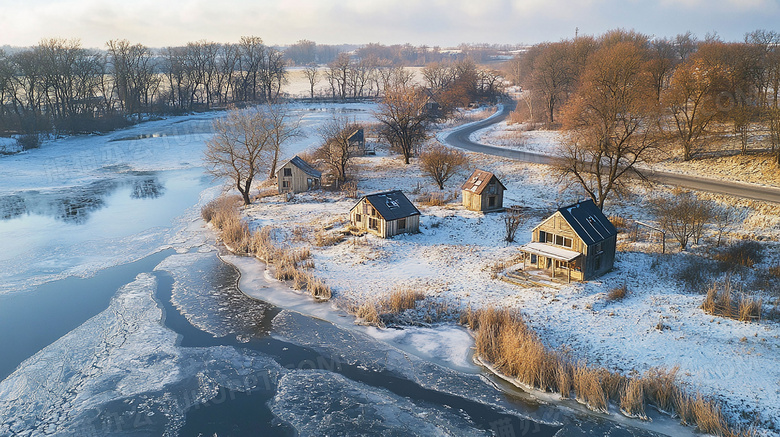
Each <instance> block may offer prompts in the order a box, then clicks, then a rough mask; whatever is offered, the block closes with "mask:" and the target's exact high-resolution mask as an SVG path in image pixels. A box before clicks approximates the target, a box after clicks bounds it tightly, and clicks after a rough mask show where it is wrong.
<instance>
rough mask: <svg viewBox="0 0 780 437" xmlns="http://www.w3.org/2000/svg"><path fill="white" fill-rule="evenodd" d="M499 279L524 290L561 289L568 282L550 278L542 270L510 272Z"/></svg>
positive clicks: (563, 279)
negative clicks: (538, 288)
mask: <svg viewBox="0 0 780 437" xmlns="http://www.w3.org/2000/svg"><path fill="white" fill-rule="evenodd" d="M500 279H501V280H502V281H504V282H508V283H510V284H513V285H517V286H520V287H524V288H532V287H549V288H561V287H563V286H565V285H568V284H569V282H568V281H567V280H566V278H565V277H556V278H554V279H553V278H550V271H549V270H544V269H535V268H528V269H525V270H523V269H517V270H510V271H508V272H506V273H505V274H503V275H501V276H500Z"/></svg>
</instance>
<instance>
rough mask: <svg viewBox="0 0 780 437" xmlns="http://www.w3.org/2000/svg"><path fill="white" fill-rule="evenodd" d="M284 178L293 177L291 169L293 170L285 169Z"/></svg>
mask: <svg viewBox="0 0 780 437" xmlns="http://www.w3.org/2000/svg"><path fill="white" fill-rule="evenodd" d="M284 176H285V177H290V176H292V169H291V168H285V169H284Z"/></svg>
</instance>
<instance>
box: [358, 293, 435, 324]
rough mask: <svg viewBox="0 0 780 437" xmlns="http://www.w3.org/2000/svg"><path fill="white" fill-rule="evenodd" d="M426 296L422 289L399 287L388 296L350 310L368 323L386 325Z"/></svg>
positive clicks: (415, 305) (414, 306)
mask: <svg viewBox="0 0 780 437" xmlns="http://www.w3.org/2000/svg"><path fill="white" fill-rule="evenodd" d="M425 297H426V296H425V293H424V292H422V291H420V290H416V289H413V288H405V287H404V288H397V289H395V290H393V291H392V292H391V293H390V295H388V296H387V297H384V298H381V299H374V300H370V301H366V302H363V303H361V304H360V305H359V306H356V307H353V308H351V309H350V312H351V313H353V314H354V315H356V316H357V317H359V318H360V319H362V320H363V323H365V324H367V325H372V326H379V327H384V326H386V325H387V323H389V322H392V321H394V319H397V317H398V316H399V315H400V314H402V313H404V312H405V311H406V310H412V309H415V308H416V307H417V302H419V301H421V300H424V299H425ZM396 321H397V320H396Z"/></svg>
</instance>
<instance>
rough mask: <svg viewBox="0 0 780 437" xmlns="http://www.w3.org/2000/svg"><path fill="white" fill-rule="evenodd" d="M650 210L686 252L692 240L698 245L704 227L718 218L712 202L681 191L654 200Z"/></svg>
mask: <svg viewBox="0 0 780 437" xmlns="http://www.w3.org/2000/svg"><path fill="white" fill-rule="evenodd" d="M650 210H651V211H652V213H653V215H654V216H655V217H656V219H657V220H658V221H659V223H660V225H661V227H662V228H663V229H664V230H665V231H666V232H667V233H669V234H671V235H672V237H674V239H675V240H677V242H678V243H679V244H680V250H685V249H686V248H687V247H688V243H689V242H690V241H691V239H693V240H694V242H695V243H696V244H698V243H699V239H700V238H701V235H702V230H703V229H704V226H705V225H706V224H707V223H709V222H710V221H711V220H712V219H713V218H716V217H717V216H716V214H715V212H714V206H713V204H712V202H708V201H704V200H701V199H699V198H698V197H696V195H695V194H693V193H691V192H687V191H681V190H676V191H675V192H673V193H672V195H671V196H658V197H656V198H654V199H652V200H651V201H650Z"/></svg>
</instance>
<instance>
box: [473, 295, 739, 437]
mask: <svg viewBox="0 0 780 437" xmlns="http://www.w3.org/2000/svg"><path fill="white" fill-rule="evenodd" d="M460 321H461V323H462V324H465V325H467V326H469V328H471V329H472V330H475V331H476V340H475V341H476V349H477V353H478V355H479V356H480V357H482V358H483V359H485V360H486V361H487V362H490V363H491V364H492V365H493V366H494V367H495V368H496V369H497V370H498V371H499V372H501V373H503V374H505V375H507V376H510V377H514V378H516V379H517V380H518V381H520V382H522V383H523V384H526V385H529V386H532V387H534V388H537V389H540V390H549V391H557V392H558V393H560V394H561V397H563V398H566V397H569V396H570V395H571V393H572V391H573V392H574V395H575V397H576V399H577V400H578V401H579V402H581V403H583V404H585V405H586V406H587V407H588V408H590V409H592V410H595V411H600V412H607V411H608V408H609V402H610V399H611V400H612V401H614V402H616V403H617V404H618V405H619V407H620V409H621V411H622V412H623V414H625V415H627V416H630V417H637V418H640V419H647V415H646V407H647V405H653V406H655V407H656V408H658V409H659V410H661V411H664V412H666V413H668V414H677V416H678V417H679V418H680V420H681V422H682V423H683V424H689V425H697V426H698V427H699V429H700V430H701V431H703V432H707V433H711V434H714V435H718V436H724V437H735V436H745V437H747V436H750V435H751V433H750V432H746V431H740V430H734V429H730V428H729V425H728V423H727V421H726V420H725V417H724V415H723V412H722V409H721V407H720V405H719V404H718V403H717V402H716V401H714V400H711V399H705V398H703V397H702V396H701V395H698V394H697V395H696V396H689V395H687V394H686V393H685V392H684V391H683V390H682V389H681V388H680V387H679V385H678V383H677V373H678V371H679V369H678V368H677V367H674V368H672V369H670V370H667V369H662V368H653V369H650V370H649V371H648V372H646V373H645V374H644V375H643V376H641V377H639V376H637V377H634V378H626V377H625V376H623V375H620V374H617V373H614V372H610V371H608V370H606V369H604V368H600V367H590V366H588V365H587V364H585V363H576V364H570V362H569V361H568V358H566V355H565V354H564V353H559V352H554V351H550V350H548V349H547V348H546V347H545V346H544V345H543V344H542V342H541V341H540V340H539V338H538V337H537V336H536V334H535V333H534V332H533V331H532V330H531V329H530V328H528V326H527V325H526V324H525V322H524V321H523V318H522V316H521V315H520V314H519V313H517V312H516V311H512V310H508V309H496V308H487V309H482V310H476V311H474V310H472V309H471V308H470V307H469V308H468V309H467V310H465V311H463V312H462V314H461V317H460Z"/></svg>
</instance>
